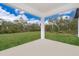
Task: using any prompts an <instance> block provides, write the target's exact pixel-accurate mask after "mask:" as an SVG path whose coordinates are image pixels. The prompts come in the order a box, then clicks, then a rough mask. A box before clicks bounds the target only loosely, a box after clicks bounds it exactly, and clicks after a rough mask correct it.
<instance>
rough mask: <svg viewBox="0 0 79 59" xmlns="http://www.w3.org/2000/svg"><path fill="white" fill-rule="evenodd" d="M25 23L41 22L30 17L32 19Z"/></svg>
mask: <svg viewBox="0 0 79 59" xmlns="http://www.w3.org/2000/svg"><path fill="white" fill-rule="evenodd" d="M27 23H30V24H40V23H41V22H40V20H38V19H34V18H32V19H30V20H28V21H27Z"/></svg>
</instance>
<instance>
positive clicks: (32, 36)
mask: <svg viewBox="0 0 79 59" xmlns="http://www.w3.org/2000/svg"><path fill="white" fill-rule="evenodd" d="M39 38H40V32H23V33H12V34H0V51H1V50H4V49H7V48H10V47H14V46H17V45H20V44H24V43H27V42H30V41H33V40H37V39H39Z"/></svg>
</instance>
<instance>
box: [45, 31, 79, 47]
mask: <svg viewBox="0 0 79 59" xmlns="http://www.w3.org/2000/svg"><path fill="white" fill-rule="evenodd" d="M46 39H50V40H55V41H59V42H63V43H68V44H72V45H77V46H79V38H78V37H77V36H76V35H72V34H66V33H51V32H46Z"/></svg>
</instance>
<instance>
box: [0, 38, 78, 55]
mask: <svg viewBox="0 0 79 59" xmlns="http://www.w3.org/2000/svg"><path fill="white" fill-rule="evenodd" d="M77 55H78V56H79V47H78V46H73V45H69V44H65V43H61V42H57V41H51V40H47V39H44V40H42V39H39V40H36V41H33V42H29V43H26V44H23V45H19V46H17V47H13V48H10V49H6V50H3V51H1V52H0V56H77Z"/></svg>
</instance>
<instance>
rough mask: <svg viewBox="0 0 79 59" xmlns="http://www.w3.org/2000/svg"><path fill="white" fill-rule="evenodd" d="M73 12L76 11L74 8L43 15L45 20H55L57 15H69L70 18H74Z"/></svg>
mask: <svg viewBox="0 0 79 59" xmlns="http://www.w3.org/2000/svg"><path fill="white" fill-rule="evenodd" d="M75 13H76V8H75V9H70V10H67V11H65V12H59V13H56V14H53V15H50V16H47V17H45V20H48V19H53V20H57V17H59V16H69V17H70V18H74V16H75Z"/></svg>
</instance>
